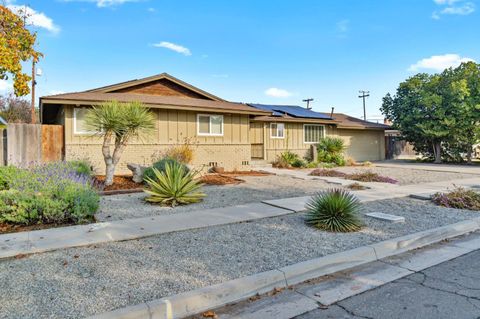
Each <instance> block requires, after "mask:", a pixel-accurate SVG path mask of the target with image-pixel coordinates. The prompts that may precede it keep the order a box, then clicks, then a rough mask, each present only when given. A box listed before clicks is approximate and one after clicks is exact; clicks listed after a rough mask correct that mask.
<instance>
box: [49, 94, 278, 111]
mask: <svg viewBox="0 0 480 319" xmlns="http://www.w3.org/2000/svg"><path fill="white" fill-rule="evenodd" d="M103 102H105V101H100V100H69V99H51V98H50V99H49V98H40V107H41V108H42V107H43V104H65V105H98V104H101V103H103ZM143 104H145V105H147V106H149V107H151V108H155V109H166V110H176V109H179V108H181V109H182V110H185V111H206V112H214V113H232V114H250V115H267V114H270V113H269V112H267V113H266V112H264V111H260V110H258V111H257V110H252V111H250V110H235V109H227V108H217V107H205V106H185V105H177V104H174V103H171V104H162V103H146V102H144V103H143Z"/></svg>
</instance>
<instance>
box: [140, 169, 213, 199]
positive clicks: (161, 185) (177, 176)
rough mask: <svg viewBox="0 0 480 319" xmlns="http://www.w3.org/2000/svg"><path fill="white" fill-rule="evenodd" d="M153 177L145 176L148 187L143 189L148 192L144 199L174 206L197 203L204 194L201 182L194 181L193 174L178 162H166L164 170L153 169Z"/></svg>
mask: <svg viewBox="0 0 480 319" xmlns="http://www.w3.org/2000/svg"><path fill="white" fill-rule="evenodd" d="M153 172H154V174H155V177H154V178H149V177H147V178H146V179H145V181H146V182H147V184H148V188H146V189H145V190H144V191H145V192H146V193H147V194H149V195H150V196H148V197H147V198H145V200H146V201H148V202H151V203H160V204H162V205H166V206H172V207H175V206H177V205H181V204H183V205H186V204H192V203H197V202H200V201H201V200H202V198H203V197H205V196H206V195H205V194H204V193H202V192H201V191H200V187H201V184H200V183H198V182H197V181H195V179H194V174H193V173H192V172H187V171H186V170H185V166H184V165H182V164H180V163H178V162H173V163H166V165H165V171H164V172H162V171H159V170H157V169H156V168H154V169H153Z"/></svg>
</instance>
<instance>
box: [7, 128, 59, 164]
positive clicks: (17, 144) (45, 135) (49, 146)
mask: <svg viewBox="0 0 480 319" xmlns="http://www.w3.org/2000/svg"><path fill="white" fill-rule="evenodd" d="M6 131H7V133H6V143H4V145H3V150H4V153H5V154H6V158H5V159H4V161H3V163H4V164H6V165H17V166H25V165H30V164H31V163H45V162H51V161H59V160H62V159H63V158H64V134H63V126H62V125H42V124H8V126H7V129H6ZM4 142H5V141H4Z"/></svg>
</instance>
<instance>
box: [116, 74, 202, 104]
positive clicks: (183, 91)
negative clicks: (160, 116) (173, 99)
mask: <svg viewBox="0 0 480 319" xmlns="http://www.w3.org/2000/svg"><path fill="white" fill-rule="evenodd" d="M112 92H115V93H136V94H149V95H163V96H181V97H187V98H195V99H205V100H210V99H208V98H206V97H205V96H203V95H201V94H198V93H196V92H194V91H192V90H189V89H188V88H186V87H183V86H181V85H178V84H176V83H173V82H172V81H169V80H167V79H161V80H157V81H153V82H148V83H143V84H139V85H135V86H132V87H128V88H124V89H119V90H115V91H112Z"/></svg>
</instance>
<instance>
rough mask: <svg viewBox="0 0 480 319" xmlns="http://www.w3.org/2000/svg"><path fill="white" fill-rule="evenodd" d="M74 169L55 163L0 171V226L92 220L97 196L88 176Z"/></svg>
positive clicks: (73, 166) (97, 203)
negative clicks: (2, 224) (3, 224)
mask: <svg viewBox="0 0 480 319" xmlns="http://www.w3.org/2000/svg"><path fill="white" fill-rule="evenodd" d="M78 167H79V166H77V165H76V164H73V165H72V163H70V162H55V163H49V164H44V165H38V166H34V167H32V168H30V169H20V168H15V167H2V168H0V183H1V185H2V188H1V189H2V190H0V202H1V203H0V222H2V223H10V224H22V225H31V224H38V223H45V224H46V223H81V222H84V221H87V220H92V219H93V214H94V213H95V212H96V211H97V210H98V205H99V196H98V193H97V191H96V189H95V187H94V185H93V181H92V179H91V178H90V176H88V175H86V174H83V173H79V172H78ZM80 167H83V166H82V165H80ZM79 171H81V172H83V171H84V169H83V168H82V169H81V170H79Z"/></svg>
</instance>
